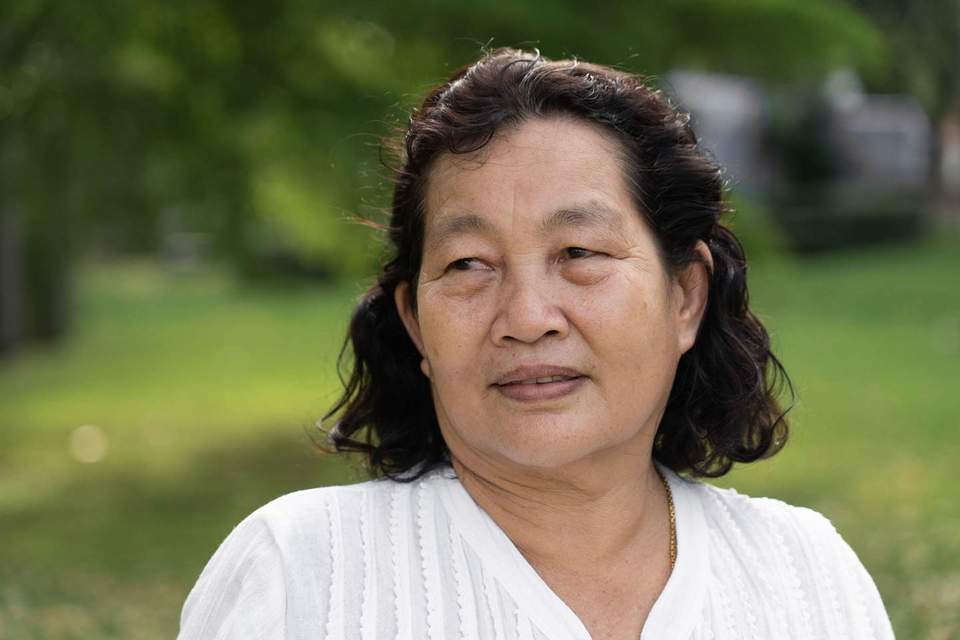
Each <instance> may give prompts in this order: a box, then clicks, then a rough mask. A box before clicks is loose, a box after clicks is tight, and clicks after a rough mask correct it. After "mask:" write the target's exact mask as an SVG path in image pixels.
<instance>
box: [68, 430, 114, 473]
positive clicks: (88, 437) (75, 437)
mask: <svg viewBox="0 0 960 640" xmlns="http://www.w3.org/2000/svg"><path fill="white" fill-rule="evenodd" d="M108 446H109V442H108V440H107V434H105V433H104V432H103V429H101V428H100V427H98V426H96V425H92V424H85V425H81V426H79V427H77V428H76V429H74V430H73V431H72V432H71V433H70V443H69V450H70V455H71V456H72V457H73V459H74V460H76V461H77V462H83V463H86V464H91V463H94V462H100V461H101V460H103V458H104V457H105V456H106V455H107V449H108Z"/></svg>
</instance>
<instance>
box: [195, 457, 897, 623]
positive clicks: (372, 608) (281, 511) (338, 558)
mask: <svg viewBox="0 0 960 640" xmlns="http://www.w3.org/2000/svg"><path fill="white" fill-rule="evenodd" d="M658 466H659V465H658ZM659 468H660V469H661V471H663V473H664V475H665V477H666V478H667V481H668V483H669V484H670V488H671V491H672V493H673V499H674V505H675V511H676V527H677V561H676V565H675V567H674V569H673V572H672V574H671V575H670V578H669V580H668V581H667V584H666V586H665V587H664V590H663V592H662V593H661V594H660V596H659V598H658V599H657V601H656V602H655V604H654V606H653V608H652V609H651V611H650V613H649V616H648V618H647V620H646V623H645V625H644V629H643V634H642V636H641V640H654V639H657V640H659V639H667V640H685V639H691V640H694V639H695V640H707V639H711V638H712V639H718V640H719V639H727V638H729V639H737V640H741V639H749V638H758V639H759V638H762V639H769V638H776V639H778V640H779V639H785V638H829V639H830V640H842V639H844V638H847V639H850V640H860V639H866V638H883V639H887V638H893V630H892V628H891V626H890V621H889V618H888V617H887V613H886V611H885V610H884V606H883V603H882V601H881V599H880V594H879V593H878V591H877V588H876V586H875V585H874V582H873V580H872V579H871V578H870V576H869V574H868V573H867V571H866V570H865V569H864V567H863V565H862V564H861V562H860V561H859V559H858V558H857V556H856V554H855V553H854V552H853V551H852V550H851V548H850V547H849V546H848V545H847V543H846V542H845V541H844V540H843V539H842V538H841V537H840V535H839V534H838V533H837V532H836V530H835V529H834V527H833V525H831V523H830V521H829V520H827V519H826V518H825V517H823V516H822V515H820V514H819V513H817V512H815V511H812V510H810V509H807V508H802V507H794V506H790V505H788V504H786V503H784V502H781V501H779V500H773V499H769V498H752V497H749V496H745V495H742V494H739V493H737V492H736V491H734V490H733V489H719V488H716V487H713V486H712V485H708V484H705V483H702V482H699V481H691V480H687V479H684V478H681V477H679V476H677V475H676V474H674V473H673V472H671V471H670V470H668V469H666V468H665V467H662V466H660V467H659ZM179 638H180V640H193V639H197V640H200V639H202V640H213V639H227V638H230V639H240V638H243V639H254V638H256V639H280V638H286V639H297V640H301V639H303V640H306V639H308V638H309V639H311V640H317V639H320V638H328V639H332V640H340V639H344V638H360V639H364V640H367V639H369V640H374V639H376V640H383V639H392V638H396V639H401V640H406V639H409V640H414V639H416V640H421V639H430V640H435V639H444V640H446V639H450V638H481V639H487V638H490V639H493V640H515V639H516V640H532V639H538V640H588V639H589V638H590V634H589V633H588V632H587V629H586V627H585V626H584V625H583V623H582V622H581V620H580V619H579V618H578V617H577V615H576V614H575V613H574V612H573V611H572V610H571V609H570V608H569V607H568V606H567V605H566V604H565V603H564V602H563V601H562V600H561V599H560V598H559V597H558V596H557V595H556V594H555V593H554V592H553V591H552V590H551V589H550V587H549V586H548V585H547V584H546V583H545V582H544V581H543V579H542V578H541V577H540V576H539V575H538V574H537V572H536V570H534V568H533V567H532V566H531V565H530V564H529V563H528V562H527V561H526V559H525V558H524V557H523V555H522V554H521V553H520V552H519V551H518V550H517V548H516V547H515V546H514V545H513V543H512V542H511V541H510V539H509V538H508V537H507V535H506V534H505V533H504V532H503V530H502V529H500V528H499V527H498V526H497V524H496V523H495V522H494V521H493V519H492V518H490V516H489V515H488V514H487V513H486V512H485V511H484V510H483V509H482V508H481V507H480V506H479V505H477V503H476V502H474V500H473V498H472V497H471V496H470V494H469V493H467V491H466V490H465V489H464V488H463V486H462V485H461V484H460V481H459V480H458V479H457V478H456V476H455V474H454V472H453V470H452V469H451V468H449V467H447V468H444V469H440V470H434V471H432V472H430V473H429V474H427V475H426V476H424V477H422V478H421V479H419V480H417V481H415V482H412V483H398V482H394V481H391V480H372V481H368V482H364V483H360V484H355V485H349V486H340V487H326V488H317V489H308V490H304V491H297V492H294V493H290V494H287V495H285V496H282V497H280V498H277V499H276V500H273V501H272V502H270V503H268V504H266V505H264V506H263V507H261V508H259V509H257V510H256V511H254V512H253V513H252V514H250V515H249V516H248V517H247V518H245V519H244V520H243V521H242V522H241V523H240V524H239V525H237V527H236V528H235V529H234V530H233V531H232V532H231V533H230V535H228V536H227V538H226V540H224V542H223V543H222V544H221V545H220V548H219V549H218V550H217V551H216V553H215V554H214V555H213V557H212V558H211V559H210V561H209V562H208V564H207V566H206V567H205V568H204V570H203V573H202V574H201V576H200V578H199V580H198V581H197V583H196V585H195V586H194V588H193V590H192V591H191V592H190V595H189V596H188V597H187V600H186V602H185V604H184V607H183V612H182V616H181V621H180V635H179Z"/></svg>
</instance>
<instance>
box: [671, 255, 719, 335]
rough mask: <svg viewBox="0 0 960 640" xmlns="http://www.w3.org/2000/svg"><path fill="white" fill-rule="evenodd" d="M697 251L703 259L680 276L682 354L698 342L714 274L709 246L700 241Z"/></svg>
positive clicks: (678, 319) (679, 317) (687, 268)
mask: <svg viewBox="0 0 960 640" xmlns="http://www.w3.org/2000/svg"><path fill="white" fill-rule="evenodd" d="M695 251H696V252H697V253H698V254H700V258H701V259H700V260H696V261H693V262H691V263H690V264H688V265H687V267H686V269H685V270H684V272H683V273H682V274H680V278H679V283H678V284H679V286H680V289H681V290H682V295H681V304H680V308H679V309H678V315H677V322H678V325H679V326H678V329H679V331H678V336H679V339H680V344H679V346H680V353H686V352H687V351H688V350H690V349H691V348H692V347H693V344H694V342H696V339H697V332H698V330H699V328H700V323H701V322H702V320H703V314H704V312H705V311H706V308H707V301H708V294H709V290H710V274H711V273H712V272H713V255H712V254H711V253H710V248H709V247H708V246H707V244H706V243H705V242H703V241H702V240H700V241H698V242H697V246H696V247H695Z"/></svg>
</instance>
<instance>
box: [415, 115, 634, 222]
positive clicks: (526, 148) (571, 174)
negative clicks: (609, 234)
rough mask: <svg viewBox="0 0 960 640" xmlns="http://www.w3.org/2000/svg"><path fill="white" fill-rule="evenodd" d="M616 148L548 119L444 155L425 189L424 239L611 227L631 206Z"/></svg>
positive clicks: (590, 132) (579, 125) (579, 127)
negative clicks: (516, 229) (502, 229)
mask: <svg viewBox="0 0 960 640" xmlns="http://www.w3.org/2000/svg"><path fill="white" fill-rule="evenodd" d="M617 144H618V143H616V142H615V141H613V140H612V139H611V138H610V137H609V136H607V135H606V134H604V133H603V132H602V130H600V129H599V127H598V126H596V125H591V124H588V123H583V122H580V121H577V120H573V119H569V118H565V119H559V118H555V119H550V120H540V119H538V120H533V121H529V122H526V123H524V124H522V125H519V126H517V127H515V128H512V129H511V130H510V131H509V132H507V133H505V134H502V135H501V136H499V137H495V138H494V139H492V140H491V141H490V143H488V145H486V146H485V147H484V148H482V149H481V150H479V151H478V152H475V153H474V154H466V155H465V156H459V155H454V154H444V155H443V156H441V157H439V158H438V159H437V162H436V163H435V164H434V167H433V168H432V170H431V172H430V174H429V177H428V180H427V183H426V190H425V194H424V196H425V205H426V207H425V210H426V214H427V221H426V222H427V224H426V234H427V236H428V237H429V236H430V235H433V234H436V235H437V237H438V239H444V238H446V237H447V236H449V235H450V234H451V232H458V231H482V230H484V228H486V227H490V226H494V227H495V226H501V225H503V224H511V225H515V224H518V223H524V224H534V225H538V226H539V227H541V228H542V229H543V230H549V229H550V228H556V227H557V226H560V223H566V224H573V225H580V226H582V225H586V224H600V223H602V224H605V225H606V226H610V225H612V224H617V223H618V221H619V219H620V218H621V216H622V215H623V213H624V212H625V210H630V209H632V208H633V202H632V198H631V197H630V192H629V189H628V187H627V183H626V179H625V177H624V169H623V164H622V161H621V157H622V156H621V154H620V153H619V149H618V146H617ZM634 213H635V212H634Z"/></svg>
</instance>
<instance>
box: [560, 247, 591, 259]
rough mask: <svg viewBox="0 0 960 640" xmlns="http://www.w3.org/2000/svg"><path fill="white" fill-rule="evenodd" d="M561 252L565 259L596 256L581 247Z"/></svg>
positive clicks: (569, 248) (568, 248)
mask: <svg viewBox="0 0 960 640" xmlns="http://www.w3.org/2000/svg"><path fill="white" fill-rule="evenodd" d="M563 252H564V254H565V255H566V257H567V258H589V257H590V256H592V255H596V252H595V251H590V250H589V249H584V248H583V247H567V248H566V249H564V250H563Z"/></svg>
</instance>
